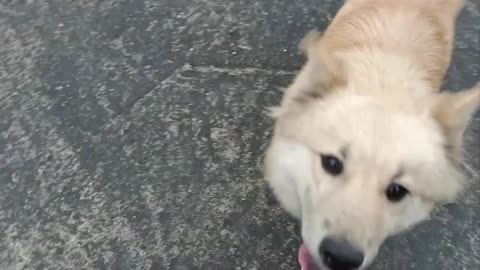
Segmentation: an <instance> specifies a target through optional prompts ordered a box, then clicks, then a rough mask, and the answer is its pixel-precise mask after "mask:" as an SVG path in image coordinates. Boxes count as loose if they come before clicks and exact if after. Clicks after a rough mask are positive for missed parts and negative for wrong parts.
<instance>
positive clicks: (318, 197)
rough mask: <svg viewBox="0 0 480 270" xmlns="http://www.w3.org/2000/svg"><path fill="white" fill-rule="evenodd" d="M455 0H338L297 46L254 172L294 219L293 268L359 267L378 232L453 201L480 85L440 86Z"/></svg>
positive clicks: (385, 233)
mask: <svg viewBox="0 0 480 270" xmlns="http://www.w3.org/2000/svg"><path fill="white" fill-rule="evenodd" d="M464 4H465V3H464V1H463V0H402V1H399V0H347V1H346V3H345V4H344V5H343V7H342V8H341V9H340V10H339V12H338V14H337V15H336V17H335V18H334V19H333V21H332V22H331V24H330V25H329V26H328V28H327V29H326V30H325V31H324V32H323V33H322V34H320V33H318V32H315V31H313V32H311V33H309V34H307V35H306V37H305V38H304V39H303V40H302V42H301V44H300V49H301V50H302V51H303V52H304V54H305V55H306V59H307V60H306V63H305V65H304V66H303V68H302V69H301V70H300V72H299V73H298V74H297V76H296V78H295V79H294V80H293V82H292V84H291V85H290V86H289V87H288V89H287V90H286V93H285V94H284V96H283V99H282V101H281V102H280V104H279V106H277V107H274V108H273V109H272V117H273V118H274V121H275V124H274V127H273V135H272V139H271V141H270V142H269V146H268V149H267V150H266V153H265V160H264V174H265V178H266V180H267V181H268V183H269V186H270V187H271V188H272V190H273V193H274V194H275V196H276V198H277V199H278V201H279V202H280V204H281V206H282V207H283V208H284V209H285V210H286V211H287V212H289V213H290V214H291V215H292V216H293V217H295V218H297V219H299V220H300V221H301V236H302V239H303V244H302V246H301V248H300V250H301V251H300V254H301V255H300V263H301V265H302V267H303V269H304V270H309V269H310V270H311V269H321V270H358V269H365V268H367V267H368V266H369V265H370V264H371V263H372V261H373V260H374V258H375V257H376V255H377V252H378V250H379V248H380V246H381V245H382V243H383V242H384V240H385V239H386V238H387V237H390V236H392V235H395V234H398V233H400V232H403V231H405V230H407V229H409V228H411V227H412V226H414V225H416V224H418V223H420V222H422V221H425V220H427V219H428V218H429V216H430V214H431V212H432V210H433V209H434V208H435V207H436V206H438V205H440V204H445V203H449V202H454V201H455V199H456V197H457V196H458V195H459V193H461V191H462V188H463V187H464V182H465V178H466V176H465V173H464V172H463V170H462V169H461V168H462V166H461V165H462V162H463V156H462V153H463V151H464V150H463V141H464V139H463V137H464V136H463V135H464V132H465V130H466V128H467V127H468V125H469V122H470V120H471V118H472V117H473V115H474V113H475V112H476V110H477V109H478V107H479V105H480V85H479V84H477V85H476V86H473V87H472V88H471V89H468V90H463V91H456V92H455V91H453V92H452V91H448V92H444V91H440V87H441V85H442V80H443V78H444V76H445V73H446V71H447V68H448V66H449V64H450V60H451V55H452V48H453V46H454V31H455V30H454V28H455V21H456V18H457V16H458V14H459V12H460V11H461V10H462V8H463V6H464Z"/></svg>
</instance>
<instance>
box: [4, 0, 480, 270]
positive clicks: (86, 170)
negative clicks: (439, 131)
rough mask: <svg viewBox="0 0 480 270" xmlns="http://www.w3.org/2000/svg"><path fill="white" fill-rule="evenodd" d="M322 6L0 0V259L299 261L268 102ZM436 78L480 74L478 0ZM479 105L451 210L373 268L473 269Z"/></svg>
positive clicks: (479, 257) (33, 263)
mask: <svg viewBox="0 0 480 270" xmlns="http://www.w3.org/2000/svg"><path fill="white" fill-rule="evenodd" d="M341 2H342V1H338V0H337V1H332V0H288V1H287V0H283V1H281V0H262V1H259V0H256V1H255V0H235V1H231V0H160V1H158V0H157V1H155V0H137V1H127V0H124V1H121V0H119V1H115V0H103V1H100V0H98V1H93V0H92V1H88V0H75V1H73V0H70V1H68V0H52V1H46V0H38V1H37V0H2V1H0V269H2V270H14V269H15V270H17V269H18V270H20V269H126V270H127V269H128V270H130V269H152V270H153V269H157V270H158V269H175V270H181V269H205V270H214V269H267V270H271V269H298V265H297V263H296V252H297V247H298V245H299V237H298V225H297V224H296V223H295V221H294V220H292V219H290V218H289V217H288V216H287V215H286V214H285V213H284V211H282V210H281V209H280V208H279V207H278V205H277V203H276V202H275V199H274V198H273V197H272V195H271V194H270V192H269V190H268V188H267V187H266V185H265V183H264V182H263V181H262V174H261V155H262V152H263V150H264V149H265V146H266V143H267V139H268V138H269V136H270V131H271V125H272V121H271V120H270V119H269V118H268V117H267V116H266V115H265V114H264V112H265V109H264V107H265V106H270V105H273V104H276V103H277V102H278V100H279V98H280V96H281V92H280V90H279V88H281V87H285V86H287V85H288V83H289V82H290V81H291V79H292V76H293V74H294V72H295V71H297V70H298V69H299V67H300V66H301V64H302V62H303V58H302V57H301V56H300V55H299V54H298V53H297V50H296V46H297V43H298V42H299V40H300V39H301V38H302V37H303V35H304V34H305V33H306V32H308V31H309V30H311V29H313V28H317V27H318V28H320V29H321V28H324V27H325V26H326V25H327V23H328V22H329V21H330V20H331V19H332V17H333V16H334V14H335V12H336V10H337V9H338V8H339V6H340V5H341ZM458 29H459V31H458V34H457V44H456V53H455V60H454V62H453V65H452V68H451V70H450V72H449V74H448V78H447V81H446V86H445V88H449V89H461V88H464V87H468V86H471V85H473V83H474V82H476V81H479V80H480V2H479V0H470V1H469V2H468V5H467V7H466V9H465V10H464V11H463V13H462V15H461V17H460V21H459V25H458ZM479 136H480V115H478V114H477V117H476V119H475V121H474V123H473V125H472V128H471V129H470V130H469V132H468V138H469V146H468V147H467V148H468V149H467V150H468V155H467V156H468V161H469V164H471V165H470V167H469V168H470V169H469V170H470V173H471V175H472V179H473V180H472V181H471V184H470V187H469V189H468V191H467V194H466V195H464V196H463V197H462V199H461V201H460V202H459V203H458V204H455V205H451V206H448V207H445V208H443V209H441V210H440V211H439V212H438V213H436V214H435V216H434V218H433V219H432V220H431V221H430V222H427V223H425V224H423V225H421V226H419V227H418V228H416V229H415V230H414V231H413V232H410V233H408V234H405V235H401V236H398V237H396V238H394V239H391V240H389V241H388V243H387V244H386V245H385V247H384V248H383V249H382V251H381V254H380V257H379V259H378V260H377V262H376V264H375V265H374V266H373V267H372V269H375V270H380V269H389V270H390V269H398V270H400V269H401V270H408V269H420V270H456V269H467V270H474V269H480V176H479V171H480V157H479V155H480V149H479V139H478V138H479Z"/></svg>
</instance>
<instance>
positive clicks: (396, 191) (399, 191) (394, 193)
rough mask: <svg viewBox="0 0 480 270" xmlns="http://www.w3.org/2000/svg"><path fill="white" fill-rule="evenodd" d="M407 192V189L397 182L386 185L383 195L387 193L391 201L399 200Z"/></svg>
mask: <svg viewBox="0 0 480 270" xmlns="http://www.w3.org/2000/svg"><path fill="white" fill-rule="evenodd" d="M408 193H409V191H408V189H406V188H405V187H404V186H402V185H399V184H395V183H394V184H390V186H388V188H387V190H386V192H385V195H387V198H388V200H389V201H391V202H399V201H401V200H402V199H403V198H405V196H407V195H408Z"/></svg>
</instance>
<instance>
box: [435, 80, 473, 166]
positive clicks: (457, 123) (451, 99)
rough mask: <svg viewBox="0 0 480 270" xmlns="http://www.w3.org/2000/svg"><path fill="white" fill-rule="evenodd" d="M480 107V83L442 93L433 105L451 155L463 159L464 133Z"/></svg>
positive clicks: (456, 158) (458, 161)
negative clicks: (452, 91) (461, 89)
mask: <svg viewBox="0 0 480 270" xmlns="http://www.w3.org/2000/svg"><path fill="white" fill-rule="evenodd" d="M479 107H480V84H477V85H476V86H475V87H473V88H471V89H469V90H466V91H461V92H457V93H450V92H445V93H441V94H440V96H439V97H438V99H437V100H436V102H435V104H434V107H433V111H432V113H433V117H434V118H435V120H436V121H437V122H438V123H439V124H440V126H441V127H442V129H443V133H444V135H445V139H446V149H447V151H448V155H449V157H450V158H451V159H452V160H453V161H454V162H456V163H461V162H462V161H463V135H464V132H465V130H466V128H467V126H468V124H469V122H470V120H471V118H472V116H473V114H474V113H475V112H476V110H477V109H478V108H479Z"/></svg>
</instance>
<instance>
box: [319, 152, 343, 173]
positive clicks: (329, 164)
mask: <svg viewBox="0 0 480 270" xmlns="http://www.w3.org/2000/svg"><path fill="white" fill-rule="evenodd" d="M320 157H321V158H322V167H323V169H324V170H325V171H327V172H328V173H329V174H331V175H334V176H335V175H339V174H341V173H342V172H343V163H342V161H341V160H339V159H338V158H337V157H335V156H332V155H320Z"/></svg>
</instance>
